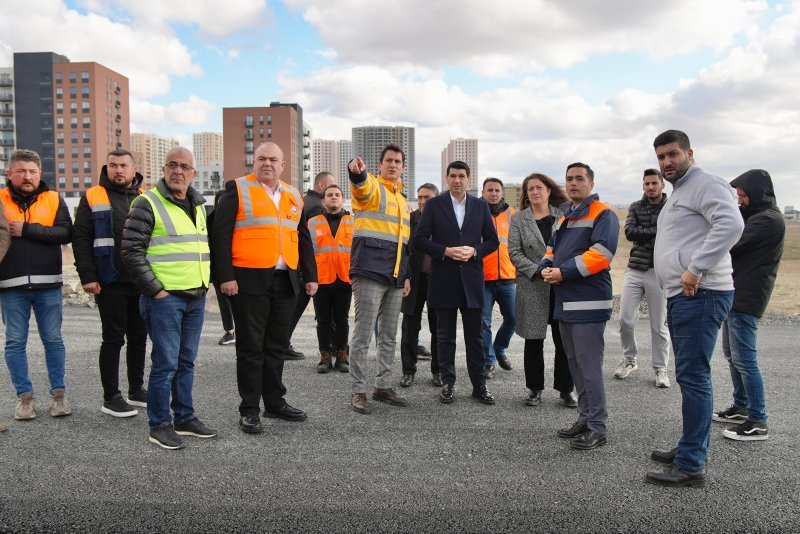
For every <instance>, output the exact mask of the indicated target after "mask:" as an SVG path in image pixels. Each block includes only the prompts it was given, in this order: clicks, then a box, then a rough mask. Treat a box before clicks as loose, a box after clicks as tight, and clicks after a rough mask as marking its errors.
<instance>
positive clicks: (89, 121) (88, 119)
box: [83, 117, 92, 128]
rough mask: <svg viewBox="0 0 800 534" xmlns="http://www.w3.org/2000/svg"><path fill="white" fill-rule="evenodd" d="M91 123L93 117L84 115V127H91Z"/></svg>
mask: <svg viewBox="0 0 800 534" xmlns="http://www.w3.org/2000/svg"><path fill="white" fill-rule="evenodd" d="M91 125H92V119H91V118H89V117H84V118H83V127H84V128H89V127H90V126H91Z"/></svg>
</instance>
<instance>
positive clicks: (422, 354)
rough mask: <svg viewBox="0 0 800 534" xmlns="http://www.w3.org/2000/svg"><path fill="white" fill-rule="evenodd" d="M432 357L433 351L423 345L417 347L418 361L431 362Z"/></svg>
mask: <svg viewBox="0 0 800 534" xmlns="http://www.w3.org/2000/svg"><path fill="white" fill-rule="evenodd" d="M431 357H432V354H431V351H429V350H428V349H426V348H425V347H424V346H423V345H418V346H417V359H418V360H430V359H431Z"/></svg>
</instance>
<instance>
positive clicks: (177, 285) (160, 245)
mask: <svg viewBox="0 0 800 534" xmlns="http://www.w3.org/2000/svg"><path fill="white" fill-rule="evenodd" d="M142 196H143V197H144V198H146V199H147V201H148V202H150V205H151V206H152V207H153V216H154V218H155V224H154V225H153V234H152V235H151V236H150V243H149V245H148V247H147V261H148V262H149V263H150V268H151V269H153V273H154V274H155V275H156V278H157V279H158V281H159V282H161V285H163V286H164V289H166V290H167V291H169V290H171V289H172V290H181V289H194V288H198V287H208V282H209V278H210V276H211V252H210V251H209V249H208V229H207V228H206V211H205V209H204V207H203V206H202V205H199V206H196V207H195V221H196V225H195V224H194V223H192V220H191V219H190V218H189V216H188V215H186V212H185V211H184V210H183V208H181V207H180V206H177V205H175V203H173V202H170V201H169V200H167V199H166V198H164V196H163V195H162V194H161V193H159V192H158V190H157V189H151V190H150V191H147V192H146V193H143V194H142Z"/></svg>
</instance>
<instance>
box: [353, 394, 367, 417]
mask: <svg viewBox="0 0 800 534" xmlns="http://www.w3.org/2000/svg"><path fill="white" fill-rule="evenodd" d="M350 406H352V407H353V409H354V410H355V411H357V412H358V413H365V414H366V413H372V406H371V405H370V403H369V401H368V400H367V394H366V393H353V394H351V395H350Z"/></svg>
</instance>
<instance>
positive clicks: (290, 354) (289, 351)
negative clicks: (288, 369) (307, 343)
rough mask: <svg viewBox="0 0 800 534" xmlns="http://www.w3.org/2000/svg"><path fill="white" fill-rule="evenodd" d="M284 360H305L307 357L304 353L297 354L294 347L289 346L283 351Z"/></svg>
mask: <svg viewBox="0 0 800 534" xmlns="http://www.w3.org/2000/svg"><path fill="white" fill-rule="evenodd" d="M283 358H284V359H285V360H305V359H306V355H305V354H303V353H302V352H297V351H296V350H294V347H292V346H291V345H289V346H288V347H287V348H286V350H284V351H283Z"/></svg>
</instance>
